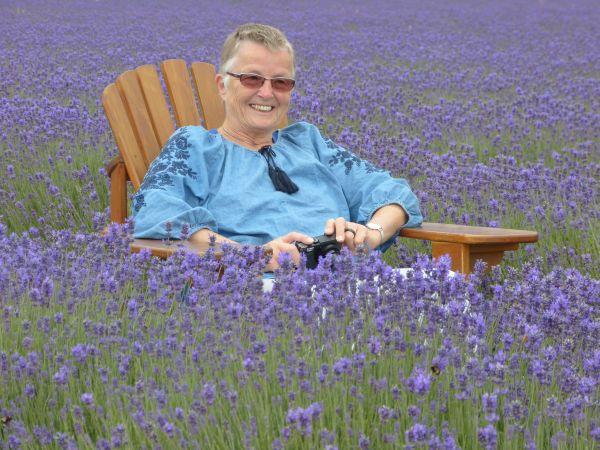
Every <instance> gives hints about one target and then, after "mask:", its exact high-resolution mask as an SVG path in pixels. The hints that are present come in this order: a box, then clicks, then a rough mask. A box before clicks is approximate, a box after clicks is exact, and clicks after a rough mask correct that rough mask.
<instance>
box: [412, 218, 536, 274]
mask: <svg viewBox="0 0 600 450" xmlns="http://www.w3.org/2000/svg"><path fill="white" fill-rule="evenodd" d="M400 236H402V237H406V238H412V239H421V240H425V241H431V256H432V257H434V258H439V257H440V256H442V255H449V256H450V257H451V258H452V266H451V268H452V270H454V271H457V272H462V273H464V274H469V273H471V272H472V271H473V268H474V267H475V263H476V262H477V260H482V261H484V262H485V263H487V265H488V268H490V267H491V266H495V265H497V264H500V262H501V261H502V257H503V256H504V252H505V251H507V250H517V249H518V248H519V244H522V243H533V242H537V241H538V233H537V232H535V231H527V230H512V229H508V228H491V227H473V226H467V225H452V224H446V223H430V222H423V224H422V225H421V226H420V227H418V228H403V229H402V230H400Z"/></svg>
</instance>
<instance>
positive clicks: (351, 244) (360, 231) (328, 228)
mask: <svg viewBox="0 0 600 450" xmlns="http://www.w3.org/2000/svg"><path fill="white" fill-rule="evenodd" d="M373 233H375V234H373ZM325 234H327V235H331V234H334V235H335V236H336V239H337V241H338V242H339V243H341V244H342V245H345V246H347V247H348V248H349V249H350V251H351V252H353V253H354V251H355V250H356V247H358V246H359V245H360V244H363V243H366V244H367V245H368V246H369V248H370V249H374V248H375V247H377V246H378V245H379V240H380V239H381V238H380V235H379V232H378V231H377V230H369V229H368V228H367V227H365V226H364V225H361V224H359V223H354V222H348V221H346V219H344V218H343V217H338V218H337V219H329V220H327V222H326V223H325Z"/></svg>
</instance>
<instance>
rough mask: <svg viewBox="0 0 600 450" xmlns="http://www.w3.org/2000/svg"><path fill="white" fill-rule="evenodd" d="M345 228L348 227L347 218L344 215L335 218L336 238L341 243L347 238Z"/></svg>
mask: <svg viewBox="0 0 600 450" xmlns="http://www.w3.org/2000/svg"><path fill="white" fill-rule="evenodd" d="M344 228H346V219H344V218H343V217H338V218H337V219H335V238H336V240H337V241H338V242H340V243H341V242H344V241H345V240H346V236H345V234H346V232H345V231H344Z"/></svg>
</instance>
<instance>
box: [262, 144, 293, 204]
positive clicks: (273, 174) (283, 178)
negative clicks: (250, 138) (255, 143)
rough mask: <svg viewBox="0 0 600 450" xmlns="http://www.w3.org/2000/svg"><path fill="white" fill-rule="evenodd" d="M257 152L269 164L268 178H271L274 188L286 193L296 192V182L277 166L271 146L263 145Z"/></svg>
mask: <svg viewBox="0 0 600 450" xmlns="http://www.w3.org/2000/svg"><path fill="white" fill-rule="evenodd" d="M258 152H259V153H260V154H261V155H263V156H264V158H265V159H266V160H267V165H268V166H269V178H271V181H272V182H273V186H275V189H277V190H278V191H281V192H285V193H286V194H293V193H294V192H298V186H296V183H294V182H293V181H292V180H290V177H288V174H287V173H285V172H284V171H283V170H282V169H281V168H280V167H279V166H277V164H275V160H274V159H273V158H274V157H275V156H277V155H276V154H275V152H274V151H273V149H272V148H271V146H270V145H265V146H264V147H262V148H261V149H260V150H259V151H258Z"/></svg>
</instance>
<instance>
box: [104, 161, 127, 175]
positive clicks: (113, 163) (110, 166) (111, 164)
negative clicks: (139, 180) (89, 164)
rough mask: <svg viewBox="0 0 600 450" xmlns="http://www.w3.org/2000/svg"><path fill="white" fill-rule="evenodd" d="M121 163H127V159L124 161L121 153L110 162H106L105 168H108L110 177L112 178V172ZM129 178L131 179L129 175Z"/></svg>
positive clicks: (107, 173)
mask: <svg viewBox="0 0 600 450" xmlns="http://www.w3.org/2000/svg"><path fill="white" fill-rule="evenodd" d="M120 164H125V161H123V158H122V157H121V155H117V156H115V157H114V158H113V159H111V160H110V161H109V162H108V164H106V166H104V168H105V170H106V175H108V177H109V178H110V176H111V174H112V173H113V172H114V171H115V169H116V168H117V167H118V166H119V165H120ZM127 178H128V179H129V177H127Z"/></svg>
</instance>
